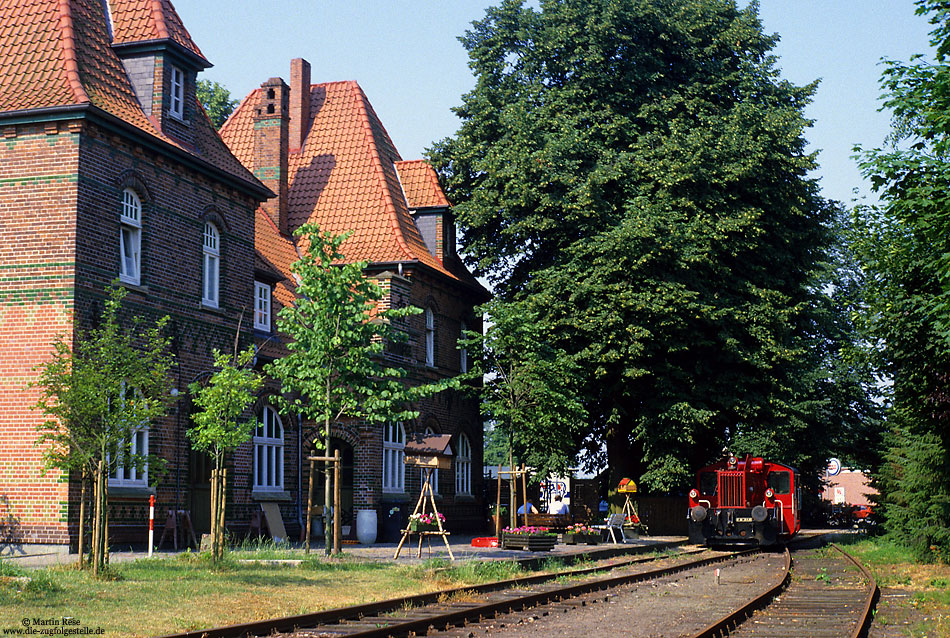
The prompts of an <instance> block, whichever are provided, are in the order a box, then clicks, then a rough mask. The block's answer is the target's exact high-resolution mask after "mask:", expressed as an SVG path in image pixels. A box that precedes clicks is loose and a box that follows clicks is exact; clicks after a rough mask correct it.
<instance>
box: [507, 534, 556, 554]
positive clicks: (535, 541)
mask: <svg viewBox="0 0 950 638" xmlns="http://www.w3.org/2000/svg"><path fill="white" fill-rule="evenodd" d="M556 543H557V536H555V535H554V534H505V533H502V535H501V548H502V549H523V550H527V551H529V552H548V551H551V550H552V549H554V545H555V544H556Z"/></svg>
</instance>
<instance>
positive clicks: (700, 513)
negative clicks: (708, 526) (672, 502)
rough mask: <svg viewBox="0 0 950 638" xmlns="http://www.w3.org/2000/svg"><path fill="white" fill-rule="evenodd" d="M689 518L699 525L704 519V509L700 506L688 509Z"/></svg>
mask: <svg viewBox="0 0 950 638" xmlns="http://www.w3.org/2000/svg"><path fill="white" fill-rule="evenodd" d="M689 517H690V518H691V519H693V522H694V523H701V522H702V521H703V520H705V518H706V508H705V507H703V506H702V505H694V506H693V507H691V508H690V509H689Z"/></svg>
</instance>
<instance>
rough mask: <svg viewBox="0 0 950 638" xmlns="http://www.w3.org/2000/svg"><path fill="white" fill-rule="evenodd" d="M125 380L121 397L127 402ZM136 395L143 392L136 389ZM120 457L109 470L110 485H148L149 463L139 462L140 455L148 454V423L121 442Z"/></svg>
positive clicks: (121, 399)
mask: <svg viewBox="0 0 950 638" xmlns="http://www.w3.org/2000/svg"><path fill="white" fill-rule="evenodd" d="M125 392H126V388H125V382H124V381H123V382H122V388H121V390H120V396H119V399H120V401H121V402H122V403H125ZM135 396H136V397H141V393H140V392H138V391H136V392H135ZM118 449H119V459H118V460H117V461H116V463H115V466H113V467H112V469H111V471H110V472H109V485H111V486H116V487H148V463H147V462H145V463H138V462H136V461H141V458H140V457H147V456H148V423H145V424H144V425H143V426H142V427H139V428H136V429H135V430H133V431H132V433H131V434H130V435H129V438H128V439H124V440H123V441H121V442H120V443H119V447H118Z"/></svg>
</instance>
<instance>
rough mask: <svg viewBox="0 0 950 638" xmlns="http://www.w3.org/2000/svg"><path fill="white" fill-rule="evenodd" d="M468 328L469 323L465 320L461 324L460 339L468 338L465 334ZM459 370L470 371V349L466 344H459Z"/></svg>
mask: <svg viewBox="0 0 950 638" xmlns="http://www.w3.org/2000/svg"><path fill="white" fill-rule="evenodd" d="M466 330H468V324H467V323H465V321H464V320H463V321H462V325H461V326H459V340H460V341H461V340H463V339H467V338H468V337H466V336H465V331H466ZM459 372H462V373H465V372H468V349H467V348H465V346H459Z"/></svg>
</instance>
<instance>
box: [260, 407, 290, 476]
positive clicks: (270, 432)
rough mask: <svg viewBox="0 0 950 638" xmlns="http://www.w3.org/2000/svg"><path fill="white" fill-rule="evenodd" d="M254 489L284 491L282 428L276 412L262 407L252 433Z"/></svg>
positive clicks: (270, 408)
mask: <svg viewBox="0 0 950 638" xmlns="http://www.w3.org/2000/svg"><path fill="white" fill-rule="evenodd" d="M253 443H254V489H255V490H258V491H265V492H268V491H269V492H279V491H283V489H284V426H283V425H282V424H281V422H280V416H279V415H278V414H277V410H275V409H274V408H272V407H270V406H269V405H267V406H264V410H263V411H262V412H261V416H260V420H259V421H258V422H257V429H256V430H255V431H254V439H253Z"/></svg>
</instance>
